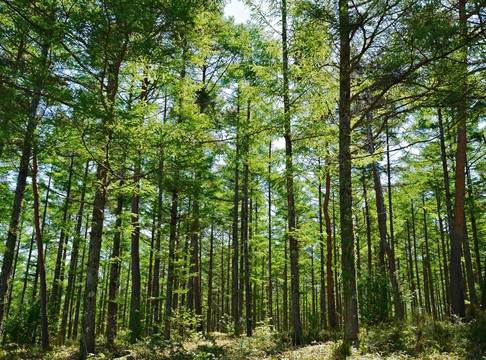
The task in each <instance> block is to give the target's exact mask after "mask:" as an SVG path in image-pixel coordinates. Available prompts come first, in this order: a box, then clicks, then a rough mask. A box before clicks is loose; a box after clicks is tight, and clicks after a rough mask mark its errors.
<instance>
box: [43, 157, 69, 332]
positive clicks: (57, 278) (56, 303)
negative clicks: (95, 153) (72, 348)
mask: <svg viewBox="0 0 486 360" xmlns="http://www.w3.org/2000/svg"><path fill="white" fill-rule="evenodd" d="M73 165H74V154H72V155H71V163H70V165H69V176H68V183H67V186H66V199H65V202H64V209H63V216H62V225H61V234H60V235H59V244H58V248H57V258H56V266H55V269H54V279H53V281H52V291H51V296H50V298H49V319H50V321H52V322H54V323H55V322H57V320H58V317H59V311H60V305H61V296H62V280H63V278H64V276H61V272H62V273H64V266H65V262H63V252H64V251H65V250H64V249H65V246H64V245H65V244H64V242H65V241H66V240H67V237H66V225H67V219H68V211H69V205H70V203H71V181H72V177H73Z"/></svg>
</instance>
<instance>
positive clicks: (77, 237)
mask: <svg viewBox="0 0 486 360" xmlns="http://www.w3.org/2000/svg"><path fill="white" fill-rule="evenodd" d="M88 171H89V161H88V162H87V163H86V167H85V169H84V177H83V187H82V190H81V199H80V203H79V209H78V214H77V222H76V228H75V231H74V239H73V248H72V250H71V260H70V265H69V273H68V283H67V287H66V294H65V296H64V306H63V310H62V319H61V328H60V330H59V342H60V343H61V345H63V344H64V342H65V340H66V326H67V320H68V314H69V309H70V304H71V293H72V292H73V289H74V287H75V285H76V284H75V275H76V264H77V261H78V256H79V243H80V241H81V226H82V224H83V212H84V198H85V195H86V184H87V178H88Z"/></svg>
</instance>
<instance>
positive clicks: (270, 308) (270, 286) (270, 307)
mask: <svg viewBox="0 0 486 360" xmlns="http://www.w3.org/2000/svg"><path fill="white" fill-rule="evenodd" d="M271 176H272V141H270V142H269V144H268V315H267V316H268V318H269V321H270V325H274V319H273V284H272V177H271Z"/></svg>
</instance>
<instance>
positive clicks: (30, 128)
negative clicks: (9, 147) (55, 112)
mask: <svg viewBox="0 0 486 360" xmlns="http://www.w3.org/2000/svg"><path fill="white" fill-rule="evenodd" d="M48 52H49V46H48V45H47V44H44V45H42V49H41V55H40V56H41V57H40V62H39V70H38V72H37V75H36V78H35V80H34V84H35V85H34V95H33V96H32V101H31V103H30V108H29V114H28V121H27V128H26V130H25V133H24V140H23V145H22V157H21V158H20V164H19V172H18V175H17V185H16V187H15V195H14V202H13V205H12V212H11V215H10V225H9V228H8V235H7V241H6V243H5V251H4V253H3V263H2V271H1V272H0V329H1V327H2V325H3V315H4V311H5V301H6V300H7V295H8V288H9V285H10V277H11V275H12V265H13V261H14V255H15V244H16V243H17V231H18V227H19V222H20V215H21V212H22V202H23V200H24V193H25V186H26V183H27V175H28V172H29V162H30V155H31V152H32V144H33V140H34V136H35V129H36V127H37V121H38V119H37V109H38V107H39V103H40V99H41V91H42V83H43V79H44V76H45V72H46V70H47V55H48Z"/></svg>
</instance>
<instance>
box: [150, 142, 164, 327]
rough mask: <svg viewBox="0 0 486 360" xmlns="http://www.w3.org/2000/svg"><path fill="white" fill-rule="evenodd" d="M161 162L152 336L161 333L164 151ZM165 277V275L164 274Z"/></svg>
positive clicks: (158, 183) (158, 182) (158, 178)
mask: <svg viewBox="0 0 486 360" xmlns="http://www.w3.org/2000/svg"><path fill="white" fill-rule="evenodd" d="M160 152H161V154H160V159H161V160H160V162H159V171H158V173H157V175H158V177H157V185H158V195H157V233H156V235H155V258H154V278H153V282H154V283H153V289H152V294H153V302H152V309H153V314H154V327H153V329H152V334H154V335H155V334H158V332H159V321H160V319H159V317H160V315H159V313H160V299H159V297H160V292H161V291H160V257H161V250H160V239H161V237H162V231H161V226H162V170H163V162H162V156H163V151H162V149H161V150H160ZM162 276H163V273H162Z"/></svg>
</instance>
